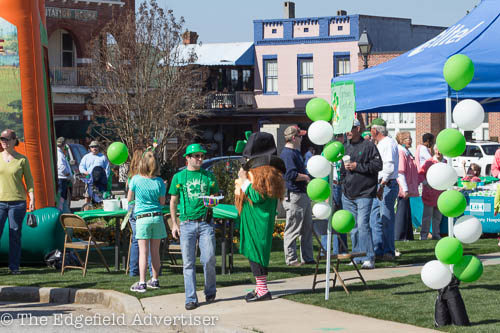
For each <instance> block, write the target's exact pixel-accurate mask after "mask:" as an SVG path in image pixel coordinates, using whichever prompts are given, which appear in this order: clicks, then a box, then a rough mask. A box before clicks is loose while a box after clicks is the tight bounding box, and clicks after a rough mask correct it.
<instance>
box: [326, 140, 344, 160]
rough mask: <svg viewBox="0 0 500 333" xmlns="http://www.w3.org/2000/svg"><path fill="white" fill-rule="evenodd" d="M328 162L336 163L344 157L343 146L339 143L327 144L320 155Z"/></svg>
mask: <svg viewBox="0 0 500 333" xmlns="http://www.w3.org/2000/svg"><path fill="white" fill-rule="evenodd" d="M321 155H323V156H324V157H325V158H326V159H327V160H328V161H330V162H337V161H340V159H341V158H342V156H344V145H343V144H342V143H341V142H339V141H333V142H330V143H327V144H326V146H325V148H323V152H322V153H321Z"/></svg>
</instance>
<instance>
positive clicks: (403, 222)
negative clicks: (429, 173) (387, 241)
mask: <svg viewBox="0 0 500 333" xmlns="http://www.w3.org/2000/svg"><path fill="white" fill-rule="evenodd" d="M396 141H397V142H398V144H399V145H398V152H399V174H398V184H399V195H398V208H397V211H396V223H395V226H394V239H395V240H413V228H412V223H411V208H410V197H418V195H419V194H418V184H419V176H418V170H417V164H416V162H415V157H414V156H413V155H412V153H411V152H410V151H409V150H408V148H410V147H411V144H412V139H411V135H410V132H399V133H398V134H397V135H396Z"/></svg>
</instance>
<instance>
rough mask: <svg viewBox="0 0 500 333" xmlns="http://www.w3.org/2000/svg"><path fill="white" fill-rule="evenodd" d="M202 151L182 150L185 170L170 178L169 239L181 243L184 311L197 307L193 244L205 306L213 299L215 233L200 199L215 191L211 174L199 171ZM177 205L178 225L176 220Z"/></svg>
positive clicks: (198, 148)
mask: <svg viewBox="0 0 500 333" xmlns="http://www.w3.org/2000/svg"><path fill="white" fill-rule="evenodd" d="M205 153H206V150H204V149H203V148H202V146H201V145H200V144H198V143H194V144H191V145H189V146H188V147H187V148H186V153H185V154H184V157H186V160H187V167H186V169H184V170H182V171H180V172H178V173H176V174H175V175H174V177H173V178H172V183H171V184H170V190H169V191H168V193H169V194H170V195H171V199H170V215H171V216H172V221H173V227H172V236H173V237H174V238H176V239H178V238H179V234H180V240H181V251H182V262H183V266H184V267H183V268H184V269H183V273H184V289H185V293H186V304H185V308H186V310H193V309H196V308H197V307H198V298H197V296H196V268H195V264H196V243H198V244H199V247H200V252H201V257H200V261H201V263H202V264H203V272H204V275H205V298H206V301H207V303H211V302H213V301H214V300H215V294H216V288H215V230H214V225H213V223H212V221H211V220H207V208H206V207H205V206H204V205H203V200H202V199H201V198H200V196H205V195H211V194H215V193H218V192H219V187H218V186H217V181H216V179H215V177H214V175H213V174H212V173H211V172H209V171H206V170H204V169H201V164H202V162H203V159H204V158H205ZM178 204H179V213H180V218H179V220H180V223H179V221H178V219H177V205H178Z"/></svg>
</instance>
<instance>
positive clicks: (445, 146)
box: [436, 128, 465, 157]
mask: <svg viewBox="0 0 500 333" xmlns="http://www.w3.org/2000/svg"><path fill="white" fill-rule="evenodd" d="M436 144H437V147H438V149H439V151H440V152H441V154H443V155H444V156H448V157H457V156H460V155H462V154H463V152H464V151H465V137H464V136H463V134H462V133H460V131H458V130H456V129H454V128H447V129H444V130H442V131H441V132H439V134H438V136H437V138H436Z"/></svg>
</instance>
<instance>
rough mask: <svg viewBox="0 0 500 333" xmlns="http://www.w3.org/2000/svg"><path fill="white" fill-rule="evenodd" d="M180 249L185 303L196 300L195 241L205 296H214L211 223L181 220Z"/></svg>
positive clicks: (212, 232) (213, 236) (213, 251)
mask: <svg viewBox="0 0 500 333" xmlns="http://www.w3.org/2000/svg"><path fill="white" fill-rule="evenodd" d="M180 229H181V251H182V264H183V272H184V289H185V293H186V304H187V303H191V302H195V303H197V302H198V297H197V295H196V243H197V242H198V245H199V247H200V252H201V256H200V261H201V264H202V265H203V273H204V277H205V296H214V295H215V293H216V292H217V290H216V288H215V230H214V225H213V223H207V222H195V221H183V222H181V228H180Z"/></svg>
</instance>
